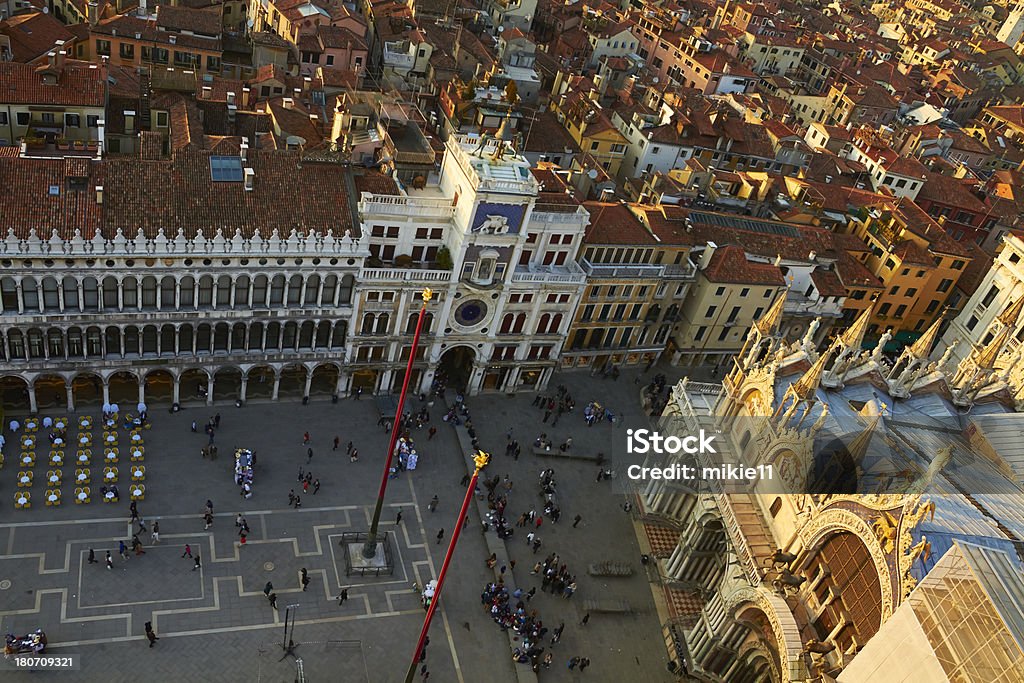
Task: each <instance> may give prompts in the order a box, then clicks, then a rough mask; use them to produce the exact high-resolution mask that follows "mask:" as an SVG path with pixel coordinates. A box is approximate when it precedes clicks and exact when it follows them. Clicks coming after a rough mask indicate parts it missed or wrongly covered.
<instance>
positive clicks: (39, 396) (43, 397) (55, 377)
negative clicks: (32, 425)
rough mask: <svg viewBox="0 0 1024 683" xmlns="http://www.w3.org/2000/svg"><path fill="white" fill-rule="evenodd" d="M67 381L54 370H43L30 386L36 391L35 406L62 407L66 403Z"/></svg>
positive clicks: (41, 407) (42, 407)
mask: <svg viewBox="0 0 1024 683" xmlns="http://www.w3.org/2000/svg"><path fill="white" fill-rule="evenodd" d="M66 387H67V382H66V380H65V378H64V376H63V375H60V374H57V373H55V372H44V373H41V374H40V375H38V376H37V377H36V378H35V380H34V381H33V382H32V388H33V390H35V392H36V407H37V408H39V409H40V410H42V409H44V408H58V409H60V408H62V407H64V406H66V405H67V393H66Z"/></svg>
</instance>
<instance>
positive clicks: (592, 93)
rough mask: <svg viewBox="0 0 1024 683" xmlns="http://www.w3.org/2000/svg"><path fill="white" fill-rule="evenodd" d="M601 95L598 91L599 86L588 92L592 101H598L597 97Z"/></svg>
mask: <svg viewBox="0 0 1024 683" xmlns="http://www.w3.org/2000/svg"><path fill="white" fill-rule="evenodd" d="M600 96H601V93H599V92H597V88H591V89H590V92H588V93H587V97H589V98H590V100H591V101H592V102H597V98H599V97H600Z"/></svg>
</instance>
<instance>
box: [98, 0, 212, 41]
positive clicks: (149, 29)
mask: <svg viewBox="0 0 1024 683" xmlns="http://www.w3.org/2000/svg"><path fill="white" fill-rule="evenodd" d="M169 6H170V5H163V6H162V7H169ZM175 9H178V10H186V8H183V7H178V8H175ZM187 11H193V12H194V11H203V10H187ZM92 33H93V34H96V35H101V36H111V37H113V36H115V35H118V36H134V35H135V34H136V33H138V34H139V36H140V38H139V40H141V41H143V42H146V43H150V44H153V45H161V46H164V47H166V49H168V50H170V49H172V48H171V47H168V46H170V45H176V46H178V47H179V48H181V47H191V48H195V49H199V50H213V51H219V50H220V49H221V42H220V38H206V37H203V36H200V35H189V34H187V33H177V32H172V31H166V30H162V29H161V28H159V27H158V26H157V22H156V20H153V19H141V18H139V17H136V16H131V15H128V14H120V15H117V16H114V17H110V18H109V19H102V20H100V22H99V23H98V24H96V25H95V26H93V27H92ZM171 37H173V38H174V43H171Z"/></svg>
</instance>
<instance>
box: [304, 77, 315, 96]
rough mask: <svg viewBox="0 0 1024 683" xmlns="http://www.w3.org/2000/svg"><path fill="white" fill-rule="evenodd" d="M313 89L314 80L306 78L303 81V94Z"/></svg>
mask: <svg viewBox="0 0 1024 683" xmlns="http://www.w3.org/2000/svg"><path fill="white" fill-rule="evenodd" d="M312 89H313V79H312V78H311V77H309V76H306V77H305V78H303V79H302V92H309V91H310V90H312Z"/></svg>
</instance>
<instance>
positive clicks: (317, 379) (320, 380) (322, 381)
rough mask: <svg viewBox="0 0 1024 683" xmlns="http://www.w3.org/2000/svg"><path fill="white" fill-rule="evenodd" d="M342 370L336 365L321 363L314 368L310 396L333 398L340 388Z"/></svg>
mask: <svg viewBox="0 0 1024 683" xmlns="http://www.w3.org/2000/svg"><path fill="white" fill-rule="evenodd" d="M340 376H341V368H340V367H338V365H337V364H336V363H320V364H319V365H317V366H316V367H314V368H313V375H312V381H311V382H310V385H309V395H310V396H333V395H334V393H335V391H336V390H337V388H338V378H339V377H340Z"/></svg>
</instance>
